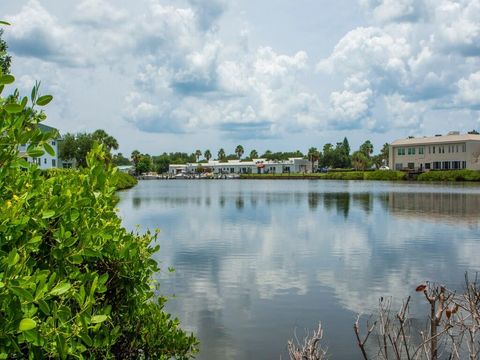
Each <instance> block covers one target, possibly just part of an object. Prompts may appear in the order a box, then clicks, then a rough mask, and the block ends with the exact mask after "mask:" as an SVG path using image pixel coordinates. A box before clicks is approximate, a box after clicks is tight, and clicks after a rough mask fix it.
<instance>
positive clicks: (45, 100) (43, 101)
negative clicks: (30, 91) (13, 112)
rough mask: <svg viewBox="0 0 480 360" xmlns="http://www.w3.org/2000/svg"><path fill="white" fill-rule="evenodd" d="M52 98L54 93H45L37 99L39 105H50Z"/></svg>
mask: <svg viewBox="0 0 480 360" xmlns="http://www.w3.org/2000/svg"><path fill="white" fill-rule="evenodd" d="M52 99H53V96H52V95H43V96H40V97H39V98H38V99H37V101H36V104H37V105H38V106H45V105H48V103H49V102H50V101H52Z"/></svg>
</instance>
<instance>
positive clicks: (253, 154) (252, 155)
mask: <svg viewBox="0 0 480 360" xmlns="http://www.w3.org/2000/svg"><path fill="white" fill-rule="evenodd" d="M249 157H250V159H251V160H253V159H258V152H257V150H255V149H253V150H252V151H250V156H249Z"/></svg>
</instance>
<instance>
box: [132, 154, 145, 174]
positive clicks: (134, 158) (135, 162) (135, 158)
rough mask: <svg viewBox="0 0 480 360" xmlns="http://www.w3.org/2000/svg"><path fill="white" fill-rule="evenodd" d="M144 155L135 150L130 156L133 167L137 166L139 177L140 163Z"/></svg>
mask: <svg viewBox="0 0 480 360" xmlns="http://www.w3.org/2000/svg"><path fill="white" fill-rule="evenodd" d="M141 155H142V154H140V151H138V150H133V151H132V154H131V155H130V158H131V159H132V162H133V165H134V166H135V175H138V174H139V172H138V162H139V161H140V157H141Z"/></svg>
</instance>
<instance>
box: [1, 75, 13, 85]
mask: <svg viewBox="0 0 480 360" xmlns="http://www.w3.org/2000/svg"><path fill="white" fill-rule="evenodd" d="M14 81H15V77H14V76H13V75H10V74H7V75H2V76H1V77H0V85H8V84H11V83H13V82H14Z"/></svg>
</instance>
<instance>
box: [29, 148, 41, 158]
mask: <svg viewBox="0 0 480 360" xmlns="http://www.w3.org/2000/svg"><path fill="white" fill-rule="evenodd" d="M44 153H45V151H43V150H42V149H39V148H33V149H30V150H28V151H27V155H28V156H30V157H32V158H36V157H40V156H42V155H43V154H44Z"/></svg>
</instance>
